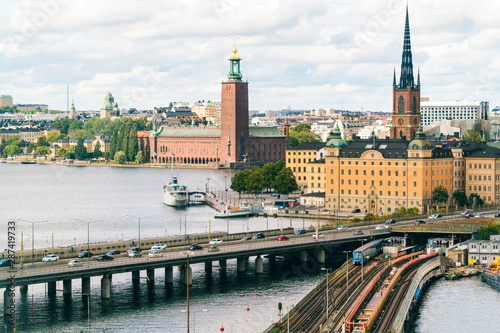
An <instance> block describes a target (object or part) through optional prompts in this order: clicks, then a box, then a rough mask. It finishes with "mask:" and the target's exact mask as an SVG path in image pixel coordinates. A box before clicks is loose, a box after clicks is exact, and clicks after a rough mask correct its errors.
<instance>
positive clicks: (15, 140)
mask: <svg viewBox="0 0 500 333" xmlns="http://www.w3.org/2000/svg"><path fill="white" fill-rule="evenodd" d="M6 145H7V146H10V145H14V146H18V147H19V148H21V147H22V146H23V142H22V141H21V140H19V139H18V138H17V137H13V138H10V139H9V140H7V142H6Z"/></svg>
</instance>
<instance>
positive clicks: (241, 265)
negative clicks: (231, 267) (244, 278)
mask: <svg viewBox="0 0 500 333" xmlns="http://www.w3.org/2000/svg"><path fill="white" fill-rule="evenodd" d="M236 269H237V271H238V272H244V271H245V258H244V257H241V258H238V259H236Z"/></svg>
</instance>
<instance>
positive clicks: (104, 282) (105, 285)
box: [101, 275, 111, 299]
mask: <svg viewBox="0 0 500 333" xmlns="http://www.w3.org/2000/svg"><path fill="white" fill-rule="evenodd" d="M101 298H103V299H110V298H111V279H110V278H109V277H108V276H107V275H104V276H103V277H102V278H101Z"/></svg>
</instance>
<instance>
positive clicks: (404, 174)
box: [403, 163, 406, 177]
mask: <svg viewBox="0 0 500 333" xmlns="http://www.w3.org/2000/svg"><path fill="white" fill-rule="evenodd" d="M403 165H404V163H403ZM403 177H406V171H403Z"/></svg>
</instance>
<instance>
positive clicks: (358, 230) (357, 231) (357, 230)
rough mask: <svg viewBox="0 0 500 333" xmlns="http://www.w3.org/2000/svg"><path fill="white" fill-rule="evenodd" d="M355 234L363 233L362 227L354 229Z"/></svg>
mask: <svg viewBox="0 0 500 333" xmlns="http://www.w3.org/2000/svg"><path fill="white" fill-rule="evenodd" d="M354 234H355V235H363V231H361V230H360V229H356V230H354Z"/></svg>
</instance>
